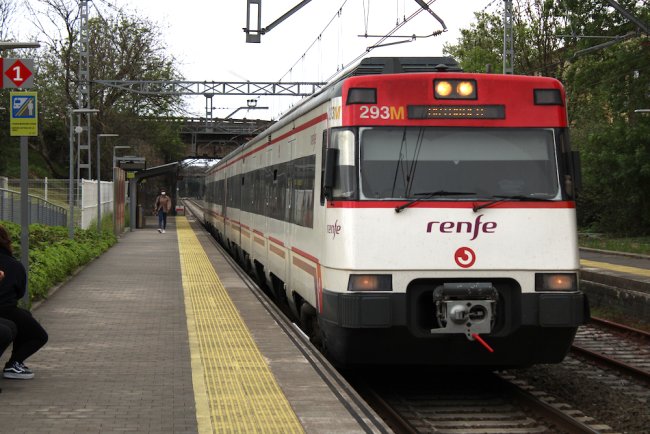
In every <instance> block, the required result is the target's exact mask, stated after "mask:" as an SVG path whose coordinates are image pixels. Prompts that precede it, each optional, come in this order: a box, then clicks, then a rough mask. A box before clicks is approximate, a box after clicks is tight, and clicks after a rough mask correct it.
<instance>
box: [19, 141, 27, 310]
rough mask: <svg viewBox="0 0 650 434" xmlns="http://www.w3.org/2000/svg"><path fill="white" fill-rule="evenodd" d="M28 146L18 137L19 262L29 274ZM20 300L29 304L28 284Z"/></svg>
mask: <svg viewBox="0 0 650 434" xmlns="http://www.w3.org/2000/svg"><path fill="white" fill-rule="evenodd" d="M28 151H29V147H28V146H27V136H21V137H20V210H21V211H20V226H21V232H20V262H22V264H23V267H25V272H26V273H27V275H29V179H28V176H27V175H28V170H29V155H28ZM22 301H23V302H24V303H25V306H27V305H28V304H29V286H26V289H25V295H23V298H22Z"/></svg>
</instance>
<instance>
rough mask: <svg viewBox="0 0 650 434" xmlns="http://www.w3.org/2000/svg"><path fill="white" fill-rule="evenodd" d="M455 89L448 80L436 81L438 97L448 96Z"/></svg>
mask: <svg viewBox="0 0 650 434" xmlns="http://www.w3.org/2000/svg"><path fill="white" fill-rule="evenodd" d="M453 89H454V88H453V87H452V86H451V83H450V82H448V81H443V80H441V81H436V97H443V98H446V97H448V96H449V95H451V92H452V91H453Z"/></svg>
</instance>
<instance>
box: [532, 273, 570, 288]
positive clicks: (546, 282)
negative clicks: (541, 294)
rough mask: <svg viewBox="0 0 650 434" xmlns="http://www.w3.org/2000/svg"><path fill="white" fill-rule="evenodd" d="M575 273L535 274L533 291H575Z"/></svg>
mask: <svg viewBox="0 0 650 434" xmlns="http://www.w3.org/2000/svg"><path fill="white" fill-rule="evenodd" d="M577 290H578V276H576V274H575V273H536V274H535V291H577Z"/></svg>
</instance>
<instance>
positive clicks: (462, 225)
mask: <svg viewBox="0 0 650 434" xmlns="http://www.w3.org/2000/svg"><path fill="white" fill-rule="evenodd" d="M481 217H483V214H481V215H479V216H478V217H476V220H474V222H429V223H427V232H440V233H443V234H452V233H457V234H460V233H467V234H472V238H470V241H474V240H475V239H476V237H478V234H479V233H481V232H482V233H484V234H493V233H494V231H495V230H496V228H497V223H496V222H482V221H481Z"/></svg>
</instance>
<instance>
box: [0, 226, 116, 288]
mask: <svg viewBox="0 0 650 434" xmlns="http://www.w3.org/2000/svg"><path fill="white" fill-rule="evenodd" d="M0 225H2V226H4V227H5V228H6V229H7V231H8V232H9V234H10V236H11V238H12V243H13V247H14V256H15V257H17V258H19V257H20V247H21V246H20V226H19V225H17V224H15V223H11V222H4V221H0ZM116 242H117V238H116V237H115V235H113V233H112V232H107V231H104V232H102V233H101V234H99V233H97V231H94V230H84V229H75V232H74V239H73V240H71V239H69V238H68V230H67V228H65V227H63V226H45V225H40V224H33V225H30V226H29V295H30V301H35V300H39V299H43V298H45V297H46V296H47V291H48V290H49V289H50V288H51V287H52V286H54V285H56V284H57V283H60V282H62V281H63V280H64V279H66V278H67V277H68V276H70V275H71V274H72V273H73V272H74V271H75V270H76V269H77V268H78V267H80V266H82V265H84V264H86V263H88V262H90V261H91V260H93V259H94V258H96V257H98V256H99V255H101V254H102V253H103V252H105V251H106V250H108V249H109V248H110V247H111V246H112V245H113V244H115V243H116Z"/></svg>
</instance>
